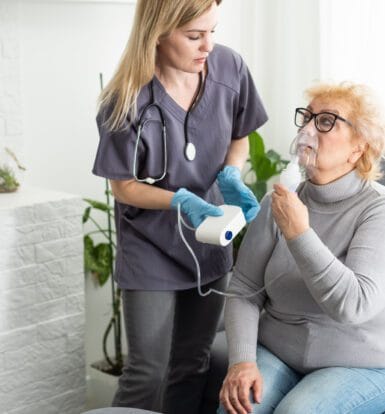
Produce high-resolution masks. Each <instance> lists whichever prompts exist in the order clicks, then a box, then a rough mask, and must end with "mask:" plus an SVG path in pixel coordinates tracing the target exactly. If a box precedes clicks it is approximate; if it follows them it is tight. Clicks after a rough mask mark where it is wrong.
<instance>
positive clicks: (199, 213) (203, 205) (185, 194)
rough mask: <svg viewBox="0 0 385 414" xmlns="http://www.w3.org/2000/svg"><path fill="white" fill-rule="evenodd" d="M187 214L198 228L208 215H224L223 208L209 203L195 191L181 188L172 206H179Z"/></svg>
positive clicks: (174, 197)
mask: <svg viewBox="0 0 385 414" xmlns="http://www.w3.org/2000/svg"><path fill="white" fill-rule="evenodd" d="M178 204H180V210H181V211H182V212H183V213H185V214H186V215H187V217H188V218H189V220H190V221H191V224H192V225H193V226H194V227H195V228H197V227H198V226H199V225H200V224H201V223H202V221H203V220H204V219H205V218H206V217H207V216H215V217H217V216H223V210H222V209H220V208H219V207H217V206H214V205H213V204H210V203H207V202H206V201H205V200H203V199H202V198H200V197H198V196H197V195H195V194H194V193H191V192H190V191H188V190H186V189H185V188H180V189H179V190H178V191H177V192H176V193H175V194H174V196H173V198H172V200H171V207H172V208H173V209H177V208H178Z"/></svg>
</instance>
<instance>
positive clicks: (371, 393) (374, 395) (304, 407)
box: [217, 345, 385, 414]
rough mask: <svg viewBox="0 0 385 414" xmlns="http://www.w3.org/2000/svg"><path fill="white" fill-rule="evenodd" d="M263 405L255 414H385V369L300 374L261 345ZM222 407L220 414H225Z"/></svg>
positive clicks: (350, 369) (258, 407)
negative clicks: (384, 413)
mask: <svg viewBox="0 0 385 414" xmlns="http://www.w3.org/2000/svg"><path fill="white" fill-rule="evenodd" d="M257 358H258V367H259V370H260V372H261V374H262V377H263V393H262V402H261V404H255V403H254V401H253V411H252V413H253V414H271V413H274V414H348V413H349V414H381V413H383V412H385V369H374V368H373V369H366V368H344V367H331V368H322V369H318V370H316V371H313V372H311V373H310V374H306V375H303V374H300V373H298V372H296V371H294V370H293V369H291V368H290V367H288V366H287V365H286V364H285V363H283V362H282V361H281V360H280V359H278V358H277V357H276V356H275V355H273V354H272V353H271V352H270V351H268V350H267V349H266V348H264V347H263V346H261V345H258V350H257ZM225 413H226V411H225V409H224V408H223V407H222V406H220V407H219V409H218V411H217V414H225Z"/></svg>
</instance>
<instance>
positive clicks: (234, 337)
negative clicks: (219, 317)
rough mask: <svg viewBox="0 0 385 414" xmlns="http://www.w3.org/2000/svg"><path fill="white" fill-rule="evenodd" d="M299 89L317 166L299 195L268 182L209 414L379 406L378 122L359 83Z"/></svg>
mask: <svg viewBox="0 0 385 414" xmlns="http://www.w3.org/2000/svg"><path fill="white" fill-rule="evenodd" d="M307 96H308V98H309V102H310V103H309V105H308V106H307V107H306V108H297V110H296V118H295V122H296V125H297V126H298V127H299V128H300V131H303V132H308V133H310V134H311V133H313V134H315V135H316V137H317V138H318V151H317V155H316V163H315V164H314V165H313V168H311V169H309V170H308V173H309V174H308V179H307V180H306V181H305V182H303V183H301V184H300V186H299V188H298V189H297V192H290V191H288V189H287V188H285V187H284V186H283V185H281V184H277V185H275V186H274V191H273V192H272V194H268V195H267V196H266V197H265V198H264V200H263V202H262V205H261V211H260V213H259V215H258V216H257V218H256V219H255V220H254V222H253V223H252V224H251V225H250V227H249V229H248V232H247V235H246V237H245V239H244V242H243V244H242V247H241V250H240V253H239V258H238V261H237V263H236V266H235V269H234V275H233V279H232V281H231V285H230V288H229V291H230V292H231V293H234V294H238V295H243V296H248V298H236V297H233V298H231V299H228V301H227V304H226V312H225V321H226V331H227V338H228V344H229V369H228V373H227V376H226V378H225V380H224V382H223V386H222V390H221V393H220V401H221V407H220V408H219V410H218V412H219V413H224V412H227V413H230V414H234V413H238V414H246V413H275V414H310V413H317V414H324V413H325V414H331V413H350V414H353V413H370V414H376V413H382V412H383V411H385V237H384V233H385V188H384V187H383V186H382V185H380V184H378V183H376V182H373V179H375V178H378V169H379V167H378V165H379V160H380V157H381V153H382V151H383V147H384V136H385V133H384V131H385V128H384V124H383V123H382V120H381V119H380V116H379V113H378V110H377V107H376V106H375V104H374V101H373V100H372V97H371V95H370V93H369V91H368V90H367V89H366V88H365V87H363V86H360V85H355V84H345V83H344V84H340V85H327V84H322V85H318V86H316V87H313V88H311V89H309V90H307ZM310 150H311V149H310ZM253 292H254V293H255V295H254V296H250V295H251V294H252V293H253ZM258 292H259V293H258Z"/></svg>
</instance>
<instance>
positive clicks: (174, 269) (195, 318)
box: [93, 0, 267, 414]
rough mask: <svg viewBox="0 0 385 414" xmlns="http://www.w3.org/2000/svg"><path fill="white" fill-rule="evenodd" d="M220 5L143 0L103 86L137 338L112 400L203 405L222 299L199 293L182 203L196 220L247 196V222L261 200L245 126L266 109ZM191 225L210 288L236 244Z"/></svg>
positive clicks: (187, 407)
mask: <svg viewBox="0 0 385 414" xmlns="http://www.w3.org/2000/svg"><path fill="white" fill-rule="evenodd" d="M219 4H220V0H217V1H213V0H152V1H146V0H138V1H137V5H136V14H135V19H134V23H133V27H132V32H131V36H130V39H129V41H128V44H127V47H126V49H125V51H124V53H123V56H122V58H121V61H120V63H119V66H118V68H117V71H116V73H115V75H114V76H113V78H112V79H111V81H110V82H109V84H108V85H107V86H106V88H105V89H104V90H103V92H102V94H101V98H100V108H99V113H98V116H97V122H98V127H99V133H100V143H99V147H98V151H97V155H96V160H95V165H94V168H93V173H94V174H96V175H99V176H102V177H106V178H108V179H109V180H110V182H111V187H112V191H113V194H114V197H115V220H116V230H117V241H118V248H117V254H116V266H115V275H114V277H115V280H116V282H117V283H118V285H119V287H120V288H121V289H122V297H123V312H124V318H125V328H126V334H127V343H128V360H127V363H126V366H125V368H124V371H123V374H122V376H121V378H120V380H119V387H118V391H117V393H116V395H115V398H114V401H113V405H114V406H126V407H136V408H143V409H153V410H159V411H160V410H162V412H165V413H169V414H180V413H184V414H189V413H191V414H193V413H198V412H199V405H200V401H201V396H202V392H203V387H204V385H205V374H206V372H207V369H208V365H209V355H210V346H211V343H212V341H213V338H214V335H215V331H216V327H217V322H218V318H219V316H220V313H221V310H222V306H223V299H222V297H221V296H217V295H209V296H208V297H205V298H203V297H200V296H199V294H198V292H197V289H196V285H197V280H196V274H195V265H194V261H193V259H192V257H191V256H190V253H189V252H188V251H187V249H186V247H185V246H184V244H183V242H182V240H181V238H180V235H179V233H178V227H177V212H176V209H177V207H178V205H179V206H180V209H181V212H182V215H183V216H184V219H185V221H187V222H189V223H190V225H192V226H193V227H197V226H198V225H199V224H200V223H201V222H202V221H203V220H204V218H205V217H207V216H216V215H221V214H222V210H221V209H220V208H219V207H218V205H221V204H223V203H227V204H235V205H238V206H240V207H241V208H242V210H243V212H244V214H245V217H246V219H247V221H251V220H252V219H253V218H254V217H255V216H256V214H257V212H258V209H259V205H258V203H257V201H256V199H255V198H254V196H253V194H252V193H251V192H250V191H249V190H248V188H247V187H246V186H245V185H244V184H243V182H242V180H241V175H240V169H241V168H242V166H243V165H244V162H245V160H246V158H247V156H248V138H247V135H248V134H249V133H250V132H251V131H253V130H255V129H256V128H258V127H260V126H261V125H262V124H264V123H265V122H266V120H267V116H266V113H265V110H264V108H263V105H262V102H261V100H260V98H259V96H258V93H257V91H256V89H255V86H254V84H253V81H252V78H251V76H250V73H249V71H248V69H247V67H246V65H245V63H244V61H243V60H242V58H241V57H240V56H239V55H238V54H237V53H235V52H234V51H232V50H231V49H229V48H227V47H224V46H221V45H214V43H213V33H214V31H215V27H216V25H217V8H218V5H219ZM185 233H186V238H187V240H188V242H189V243H190V245H191V246H192V248H193V250H194V252H195V254H196V256H197V258H198V260H199V263H200V267H201V271H202V287H203V290H205V289H209V288H215V289H219V290H223V289H225V288H226V277H225V276H226V274H227V273H228V271H229V270H230V269H231V267H232V251H231V247H227V248H223V247H218V246H211V245H207V244H201V243H198V242H196V241H195V239H194V232H192V231H186V232H185ZM165 378H167V381H164V379H165ZM162 390H164V393H163V407H162V408H161V407H160V405H159V404H160V398H159V396H160V394H161V391H162Z"/></svg>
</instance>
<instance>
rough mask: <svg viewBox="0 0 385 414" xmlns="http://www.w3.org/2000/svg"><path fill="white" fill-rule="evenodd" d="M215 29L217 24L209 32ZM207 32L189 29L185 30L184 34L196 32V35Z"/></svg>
mask: <svg viewBox="0 0 385 414" xmlns="http://www.w3.org/2000/svg"><path fill="white" fill-rule="evenodd" d="M216 27H217V24H216V25H215V26H214V27H213V28H212V29H211V30H210V32H211V31H213V30H214V29H215V28H216ZM207 31H208V30H202V29H189V30H185V32H186V33H191V32H197V33H206V32H207Z"/></svg>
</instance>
